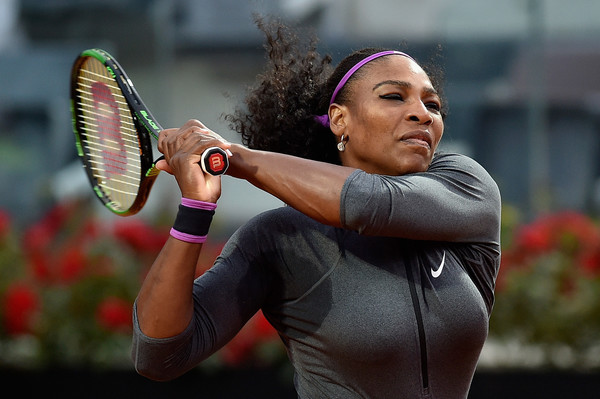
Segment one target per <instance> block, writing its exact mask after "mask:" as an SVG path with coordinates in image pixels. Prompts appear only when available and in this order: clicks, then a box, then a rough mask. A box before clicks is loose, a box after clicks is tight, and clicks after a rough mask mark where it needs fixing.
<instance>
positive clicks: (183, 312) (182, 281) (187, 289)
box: [136, 237, 202, 338]
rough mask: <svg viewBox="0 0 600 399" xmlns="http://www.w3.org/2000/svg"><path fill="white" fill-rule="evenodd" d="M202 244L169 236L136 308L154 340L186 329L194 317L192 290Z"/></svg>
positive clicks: (147, 331) (147, 332)
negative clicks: (186, 241)
mask: <svg viewBox="0 0 600 399" xmlns="http://www.w3.org/2000/svg"><path fill="white" fill-rule="evenodd" d="M201 248H202V244H189V243H185V242H182V241H179V240H177V239H175V238H173V237H169V239H168V240H167V243H166V244H165V246H164V247H163V249H162V251H161V253H160V254H159V255H158V257H157V258H156V260H155V261H154V264H153V265H152V268H151V269H150V271H149V272H148V275H147V276H146V278H145V280H144V283H143V284H142V287H141V289H140V293H139V295H138V298H137V301H136V306H137V315H138V322H139V325H140V328H141V330H142V332H143V333H144V334H145V335H147V336H150V337H153V338H167V337H172V336H175V335H177V334H179V333H181V332H183V331H184V330H185V328H186V327H187V326H188V324H189V323H190V320H191V318H192V314H193V300H192V288H193V283H194V277H195V271H196V263H197V260H198V256H199V255H200V250H201Z"/></svg>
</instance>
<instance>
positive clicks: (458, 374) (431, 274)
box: [132, 25, 500, 399]
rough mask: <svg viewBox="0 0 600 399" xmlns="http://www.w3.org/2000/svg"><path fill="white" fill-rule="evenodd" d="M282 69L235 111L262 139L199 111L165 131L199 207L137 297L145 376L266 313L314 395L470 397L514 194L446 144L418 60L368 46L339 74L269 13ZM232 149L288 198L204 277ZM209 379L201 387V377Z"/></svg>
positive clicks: (437, 102)
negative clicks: (201, 260) (209, 169)
mask: <svg viewBox="0 0 600 399" xmlns="http://www.w3.org/2000/svg"><path fill="white" fill-rule="evenodd" d="M260 26H261V28H262V29H263V31H264V32H265V33H266V36H267V49H268V53H269V65H268V68H267V70H266V72H265V73H264V74H263V75H261V76H260V78H259V82H258V85H257V86H256V89H254V90H253V91H252V92H251V93H250V94H249V96H248V98H247V100H246V107H244V109H240V110H238V111H237V112H236V113H235V114H233V115H231V116H230V117H229V120H230V121H231V122H232V123H233V125H235V127H236V129H237V130H238V131H239V132H240V133H241V134H242V137H243V140H244V144H245V146H243V145H236V144H230V143H226V142H225V141H224V140H222V139H221V138H220V137H219V136H218V135H217V134H216V133H214V132H212V131H210V130H209V129H207V128H206V127H205V126H204V125H203V124H202V123H200V122H198V121H190V122H188V123H186V124H185V125H184V126H182V127H181V128H179V129H167V130H165V131H163V132H162V133H161V134H160V138H159V150H160V151H161V152H162V153H163V154H164V155H165V161H161V162H160V163H159V165H158V167H159V168H161V169H163V170H166V171H167V172H169V173H172V174H173V175H174V176H175V177H176V179H177V182H178V184H179V187H180V189H181V193H182V197H183V198H182V204H181V205H180V207H179V212H178V214H177V217H176V220H175V222H174V225H173V229H172V230H171V237H169V240H168V241H167V243H166V244H165V246H164V248H163V250H162V252H161V254H160V255H159V256H158V258H157V259H156V261H155V262H154V264H153V266H152V268H151V270H150V272H149V274H148V276H147V278H146V279H145V281H144V283H143V286H142V288H141V290H140V293H139V296H138V298H137V301H136V304H135V309H134V310H135V312H134V324H135V328H134V329H135V332H134V342H133V352H132V356H133V360H134V363H135V367H136V369H137V370H138V372H139V373H141V374H143V375H145V376H147V377H149V378H151V379H156V380H169V379H173V378H176V377H177V376H179V375H181V374H183V373H184V372H186V371H188V370H190V369H191V368H193V367H194V366H196V365H197V364H198V363H199V362H201V361H202V360H204V359H206V358H207V357H208V356H210V355H211V354H213V353H214V352H215V351H217V350H218V349H219V348H221V347H222V346H223V345H225V344H226V343H227V342H228V341H229V340H230V339H231V338H233V337H234V335H235V334H236V333H237V332H238V331H239V330H240V329H241V328H242V326H243V325H244V323H246V322H247V321H248V320H249V319H250V318H251V317H252V316H253V315H254V314H255V313H256V312H257V311H258V310H259V309H262V311H263V312H264V314H265V316H266V318H267V319H268V320H269V322H270V323H271V324H272V325H273V326H274V327H275V329H276V330H277V331H278V332H279V335H280V337H281V339H282V341H283V343H284V345H285V347H286V349H287V353H288V356H289V360H290V362H291V364H292V365H293V367H294V370H295V377H294V384H295V388H296V391H297V393H298V397H299V398H438V399H439V398H452V399H457V398H466V397H467V394H468V391H469V386H470V384H471V381H472V378H473V375H474V371H475V367H476V364H477V360H478V357H479V355H480V351H481V349H482V346H483V344H484V341H485V339H486V336H487V332H488V320H489V317H490V312H491V310H492V305H493V301H494V293H493V291H494V284H495V279H496V274H497V271H498V267H499V260H500V243H499V230H500V194H499V191H498V188H497V186H496V184H495V183H494V181H493V180H492V178H491V177H490V176H489V175H488V173H487V172H486V171H485V170H484V169H483V168H482V167H481V166H480V165H479V164H478V163H476V162H475V161H474V160H472V159H470V158H468V157H466V156H463V155H458V154H441V153H437V152H436V149H437V147H438V144H439V142H440V140H441V138H442V134H443V131H444V115H445V110H446V107H445V104H444V102H443V100H442V96H441V94H440V86H439V82H437V80H436V79H434V76H435V75H433V74H431V75H428V74H427V73H426V72H425V71H424V69H423V68H422V67H421V66H420V65H419V63H417V62H416V61H415V60H414V59H413V58H412V57H411V56H409V55H408V54H405V53H402V52H399V51H394V50H381V49H364V50H361V51H357V52H355V53H353V54H351V55H349V56H348V57H347V58H346V59H344V60H343V61H342V62H341V63H340V64H339V65H338V66H337V68H336V69H335V70H334V71H333V72H332V73H331V74H330V73H328V63H329V58H324V59H321V58H320V57H319V56H318V55H317V53H316V51H315V45H314V43H311V44H309V45H308V48H307V49H304V50H301V47H299V46H297V45H296V44H297V43H296V41H295V40H296V39H295V36H294V35H293V34H291V33H290V32H288V31H287V30H286V29H285V27H282V26H275V27H273V26H271V25H260ZM215 145H217V146H220V147H221V148H223V149H228V150H229V151H230V152H231V154H232V156H231V158H230V162H231V164H230V168H229V170H228V172H227V173H228V175H230V176H233V177H235V178H240V179H245V180H247V181H249V182H251V183H252V184H254V185H255V186H257V187H259V188H260V189H263V190H266V191H267V192H269V193H271V194H273V195H275V196H277V197H278V198H280V199H281V200H283V201H284V202H285V203H286V204H287V205H288V206H286V207H282V208H280V209H275V210H271V211H267V212H265V213H263V214H260V215H258V216H256V217H254V218H253V219H252V220H251V221H249V222H248V223H247V224H245V225H244V226H242V227H241V228H240V229H239V230H238V231H237V232H236V233H235V234H234V235H233V236H232V237H231V238H230V240H229V241H228V243H227V244H226V246H225V248H224V249H223V251H222V253H221V255H220V256H219V257H218V259H217V260H216V262H215V264H214V266H213V267H212V268H211V269H210V270H209V271H208V272H206V273H205V274H204V275H202V276H201V277H200V278H198V279H196V280H194V271H195V267H196V262H197V260H198V256H199V254H200V251H201V249H202V242H204V240H205V238H206V234H207V233H208V228H209V225H210V221H211V218H212V215H213V214H214V212H215V208H216V202H217V200H218V199H219V197H220V194H221V186H220V179H221V177H215V176H208V175H205V174H203V173H202V171H201V169H200V167H199V166H198V164H197V162H198V160H199V159H200V158H199V157H200V154H201V153H202V151H203V150H204V149H206V148H207V147H210V146H215ZM199 389H201V387H199Z"/></svg>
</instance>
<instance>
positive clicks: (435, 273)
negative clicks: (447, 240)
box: [431, 251, 446, 278]
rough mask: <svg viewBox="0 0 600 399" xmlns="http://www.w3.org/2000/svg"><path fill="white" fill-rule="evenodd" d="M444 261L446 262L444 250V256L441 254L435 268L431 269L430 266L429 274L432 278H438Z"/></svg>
mask: <svg viewBox="0 0 600 399" xmlns="http://www.w3.org/2000/svg"><path fill="white" fill-rule="evenodd" d="M444 263H446V251H444V256H442V261H441V262H440V265H439V266H438V268H437V270H433V268H431V275H432V276H433V278H438V277H439V276H440V274H442V270H443V269H444Z"/></svg>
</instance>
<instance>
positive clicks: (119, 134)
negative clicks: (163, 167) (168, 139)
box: [71, 49, 161, 216]
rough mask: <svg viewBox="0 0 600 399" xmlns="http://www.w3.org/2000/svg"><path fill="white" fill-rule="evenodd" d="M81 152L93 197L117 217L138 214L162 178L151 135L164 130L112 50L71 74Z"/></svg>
mask: <svg viewBox="0 0 600 399" xmlns="http://www.w3.org/2000/svg"><path fill="white" fill-rule="evenodd" d="M71 111H72V117H73V131H74V133H75V144H76V147H77V153H78V155H79V158H80V159H81V161H82V163H83V166H84V169H85V171H86V173H87V176H88V179H89V181H90V183H91V185H92V188H93V192H94V193H95V195H96V196H97V197H98V198H99V199H100V201H102V203H103V204H104V205H105V206H106V208H108V209H109V210H110V211H111V212H113V213H115V214H117V215H120V216H129V215H133V214H135V213H137V212H138V211H139V210H140V209H142V207H143V206H144V204H145V202H146V199H147V197H148V194H149V192H150V189H151V188H152V185H153V183H154V181H155V179H156V176H157V175H158V172H159V171H158V169H156V168H155V167H154V160H153V154H152V143H151V138H150V136H151V135H157V134H158V132H159V131H160V130H161V128H160V126H159V125H158V123H156V122H155V121H154V118H153V117H152V116H151V114H150V112H149V111H148V109H147V108H146V107H145V105H144V104H143V102H142V101H141V98H140V97H139V95H138V94H137V92H136V91H135V89H134V88H133V84H132V83H131V80H130V79H129V78H128V77H127V75H126V73H125V71H124V70H123V68H122V67H121V66H120V65H119V64H118V63H117V61H116V60H115V59H114V58H113V57H111V56H110V54H108V53H107V52H106V51H104V50H101V49H90V50H85V51H83V52H82V53H81V54H80V55H79V56H78V57H77V59H76V60H75V62H74V63H73V67H72V70H71Z"/></svg>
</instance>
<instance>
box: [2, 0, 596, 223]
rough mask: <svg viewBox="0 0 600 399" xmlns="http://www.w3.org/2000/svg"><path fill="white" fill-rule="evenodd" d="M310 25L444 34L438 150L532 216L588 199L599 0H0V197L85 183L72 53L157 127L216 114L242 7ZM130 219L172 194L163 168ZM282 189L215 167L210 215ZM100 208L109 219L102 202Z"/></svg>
mask: <svg viewBox="0 0 600 399" xmlns="http://www.w3.org/2000/svg"><path fill="white" fill-rule="evenodd" d="M253 13H260V14H263V15H275V16H279V17H281V18H283V19H284V20H286V21H288V22H289V23H290V24H294V25H298V26H302V27H306V28H309V29H313V30H314V31H315V32H316V33H317V34H318V35H319V37H320V38H321V41H320V46H321V49H322V51H323V52H327V53H330V54H331V55H332V56H333V58H334V62H337V61H339V60H340V59H341V57H343V56H344V55H345V54H346V53H347V52H349V51H350V50H352V49H356V48H358V47H360V46H362V45H371V44H375V45H381V46H391V47H401V48H405V49H407V50H408V51H409V52H411V53H412V54H414V55H415V56H416V57H417V58H419V59H422V60H426V59H427V58H429V57H430V56H431V55H432V54H434V53H435V49H436V48H437V46H438V45H441V46H442V54H443V60H442V64H443V65H444V67H445V69H446V75H447V84H446V94H447V97H448V99H449V103H450V115H449V117H448V120H447V127H446V133H445V138H444V140H443V141H442V142H443V149H444V150H452V151H460V152H463V153H466V154H468V155H471V156H472V157H474V158H475V159H477V160H478V161H479V162H481V163H482V164H483V165H484V166H485V167H486V168H487V169H488V170H489V171H490V172H491V173H492V175H493V176H494V177H495V179H496V180H497V181H498V183H499V185H500V187H501V191H502V193H503V199H504V202H505V203H510V204H512V205H514V206H516V207H518V208H519V209H521V210H523V212H525V213H527V214H530V215H535V214H537V213H539V212H542V211H545V210H554V209H561V208H570V209H577V210H582V211H585V212H588V213H596V212H597V211H598V208H599V206H600V203H599V202H600V185H599V184H598V183H599V180H598V177H599V173H600V170H599V162H598V160H597V158H598V151H599V139H600V135H599V133H600V124H599V120H600V119H599V118H600V73H598V71H599V70H600V40H598V39H599V38H600V18H598V17H599V16H600V2H597V1H595V0H571V1H569V2H565V1H562V0H505V1H502V2H498V1H492V0H460V1H454V0H452V1H451V0H420V1H413V0H261V1H258V0H257V1H253V0H250V1H239V0H218V1H217V0H2V1H1V2H0V187H2V195H1V196H0V209H5V210H7V211H8V212H9V213H10V214H11V215H12V216H13V218H14V220H16V221H17V222H18V223H21V224H24V225H26V224H27V223H29V222H31V221H32V220H35V219H36V218H37V217H39V215H40V214H41V213H42V212H43V211H44V210H45V209H46V208H47V207H49V206H50V205H51V204H52V203H54V202H56V201H59V200H61V199H62V198H64V197H70V196H86V195H89V189H88V185H87V184H88V183H87V181H86V180H85V176H84V173H83V171H81V170H80V169H81V166H80V164H79V163H78V160H77V159H76V154H75V150H74V145H73V138H72V132H71V125H70V113H69V102H68V82H69V71H70V67H71V63H72V61H73V59H74V58H75V57H76V55H77V54H78V53H79V52H80V51H81V50H83V49H85V48H89V47H102V48H105V49H106V50H108V51H109V52H112V53H113V54H114V55H115V56H116V57H117V58H118V59H119V60H120V62H121V64H123V66H124V67H125V69H126V70H127V71H128V73H129V75H130V77H131V78H132V80H133V81H134V82H135V83H136V86H137V89H138V91H139V92H140V94H141V95H142V97H143V98H144V100H145V102H146V103H147V105H148V106H149V107H150V108H151V109H152V110H153V112H154V114H155V116H156V117H157V118H158V119H159V120H160V121H161V123H162V124H163V126H178V125H181V124H183V123H184V122H185V121H186V120H188V119H190V118H197V119H200V120H202V121H203V122H205V124H207V125H208V126H209V127H211V128H212V129H213V130H216V131H217V132H219V133H221V134H222V135H223V136H225V137H226V138H227V139H229V140H232V141H237V142H239V138H238V137H237V136H236V134H235V133H232V132H231V131H230V129H229V127H228V126H227V124H226V123H225V122H224V121H223V120H222V118H221V115H222V114H223V113H227V112H229V111H231V110H232V109H233V107H234V106H235V105H236V104H239V101H240V98H241V96H242V95H243V94H244V91H245V90H246V87H247V86H248V85H250V84H252V82H253V80H254V77H255V75H256V74H257V73H259V72H260V70H261V68H262V63H263V60H264V55H263V50H262V37H261V35H260V34H259V32H258V30H257V29H256V27H255V26H254V23H253V18H252V14H253ZM155 190H156V191H155V192H154V193H153V194H154V195H152V197H151V200H150V202H149V204H148V207H147V208H145V209H144V210H143V211H142V214H141V216H140V217H144V215H149V214H151V213H152V212H154V211H155V210H156V209H157V208H160V207H164V206H167V207H169V206H170V207H171V208H173V206H172V205H165V202H171V201H172V202H173V203H175V202H176V201H178V197H179V194H178V192H177V188H176V186H175V185H174V184H173V181H172V179H171V178H170V176H167V175H164V176H163V175H161V176H160V177H159V180H158V182H157V185H156V188H155ZM279 205H281V204H280V202H279V201H278V200H276V199H274V198H272V197H270V196H268V195H266V194H263V193H261V192H259V191H258V190H255V189H253V188H252V187H251V186H249V185H248V184H246V183H244V182H238V181H234V180H233V179H229V178H226V179H225V182H224V194H223V197H222V199H221V200H220V209H221V212H219V217H220V218H225V220H224V222H225V223H226V224H228V225H229V224H231V225H232V226H236V225H239V224H240V223H242V222H243V221H244V220H246V219H248V218H249V217H251V216H252V215H254V214H256V213H257V212H259V211H261V210H263V209H268V208H271V207H274V206H279ZM100 212H105V215H106V217H109V216H110V215H109V213H108V212H106V211H103V210H100Z"/></svg>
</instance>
